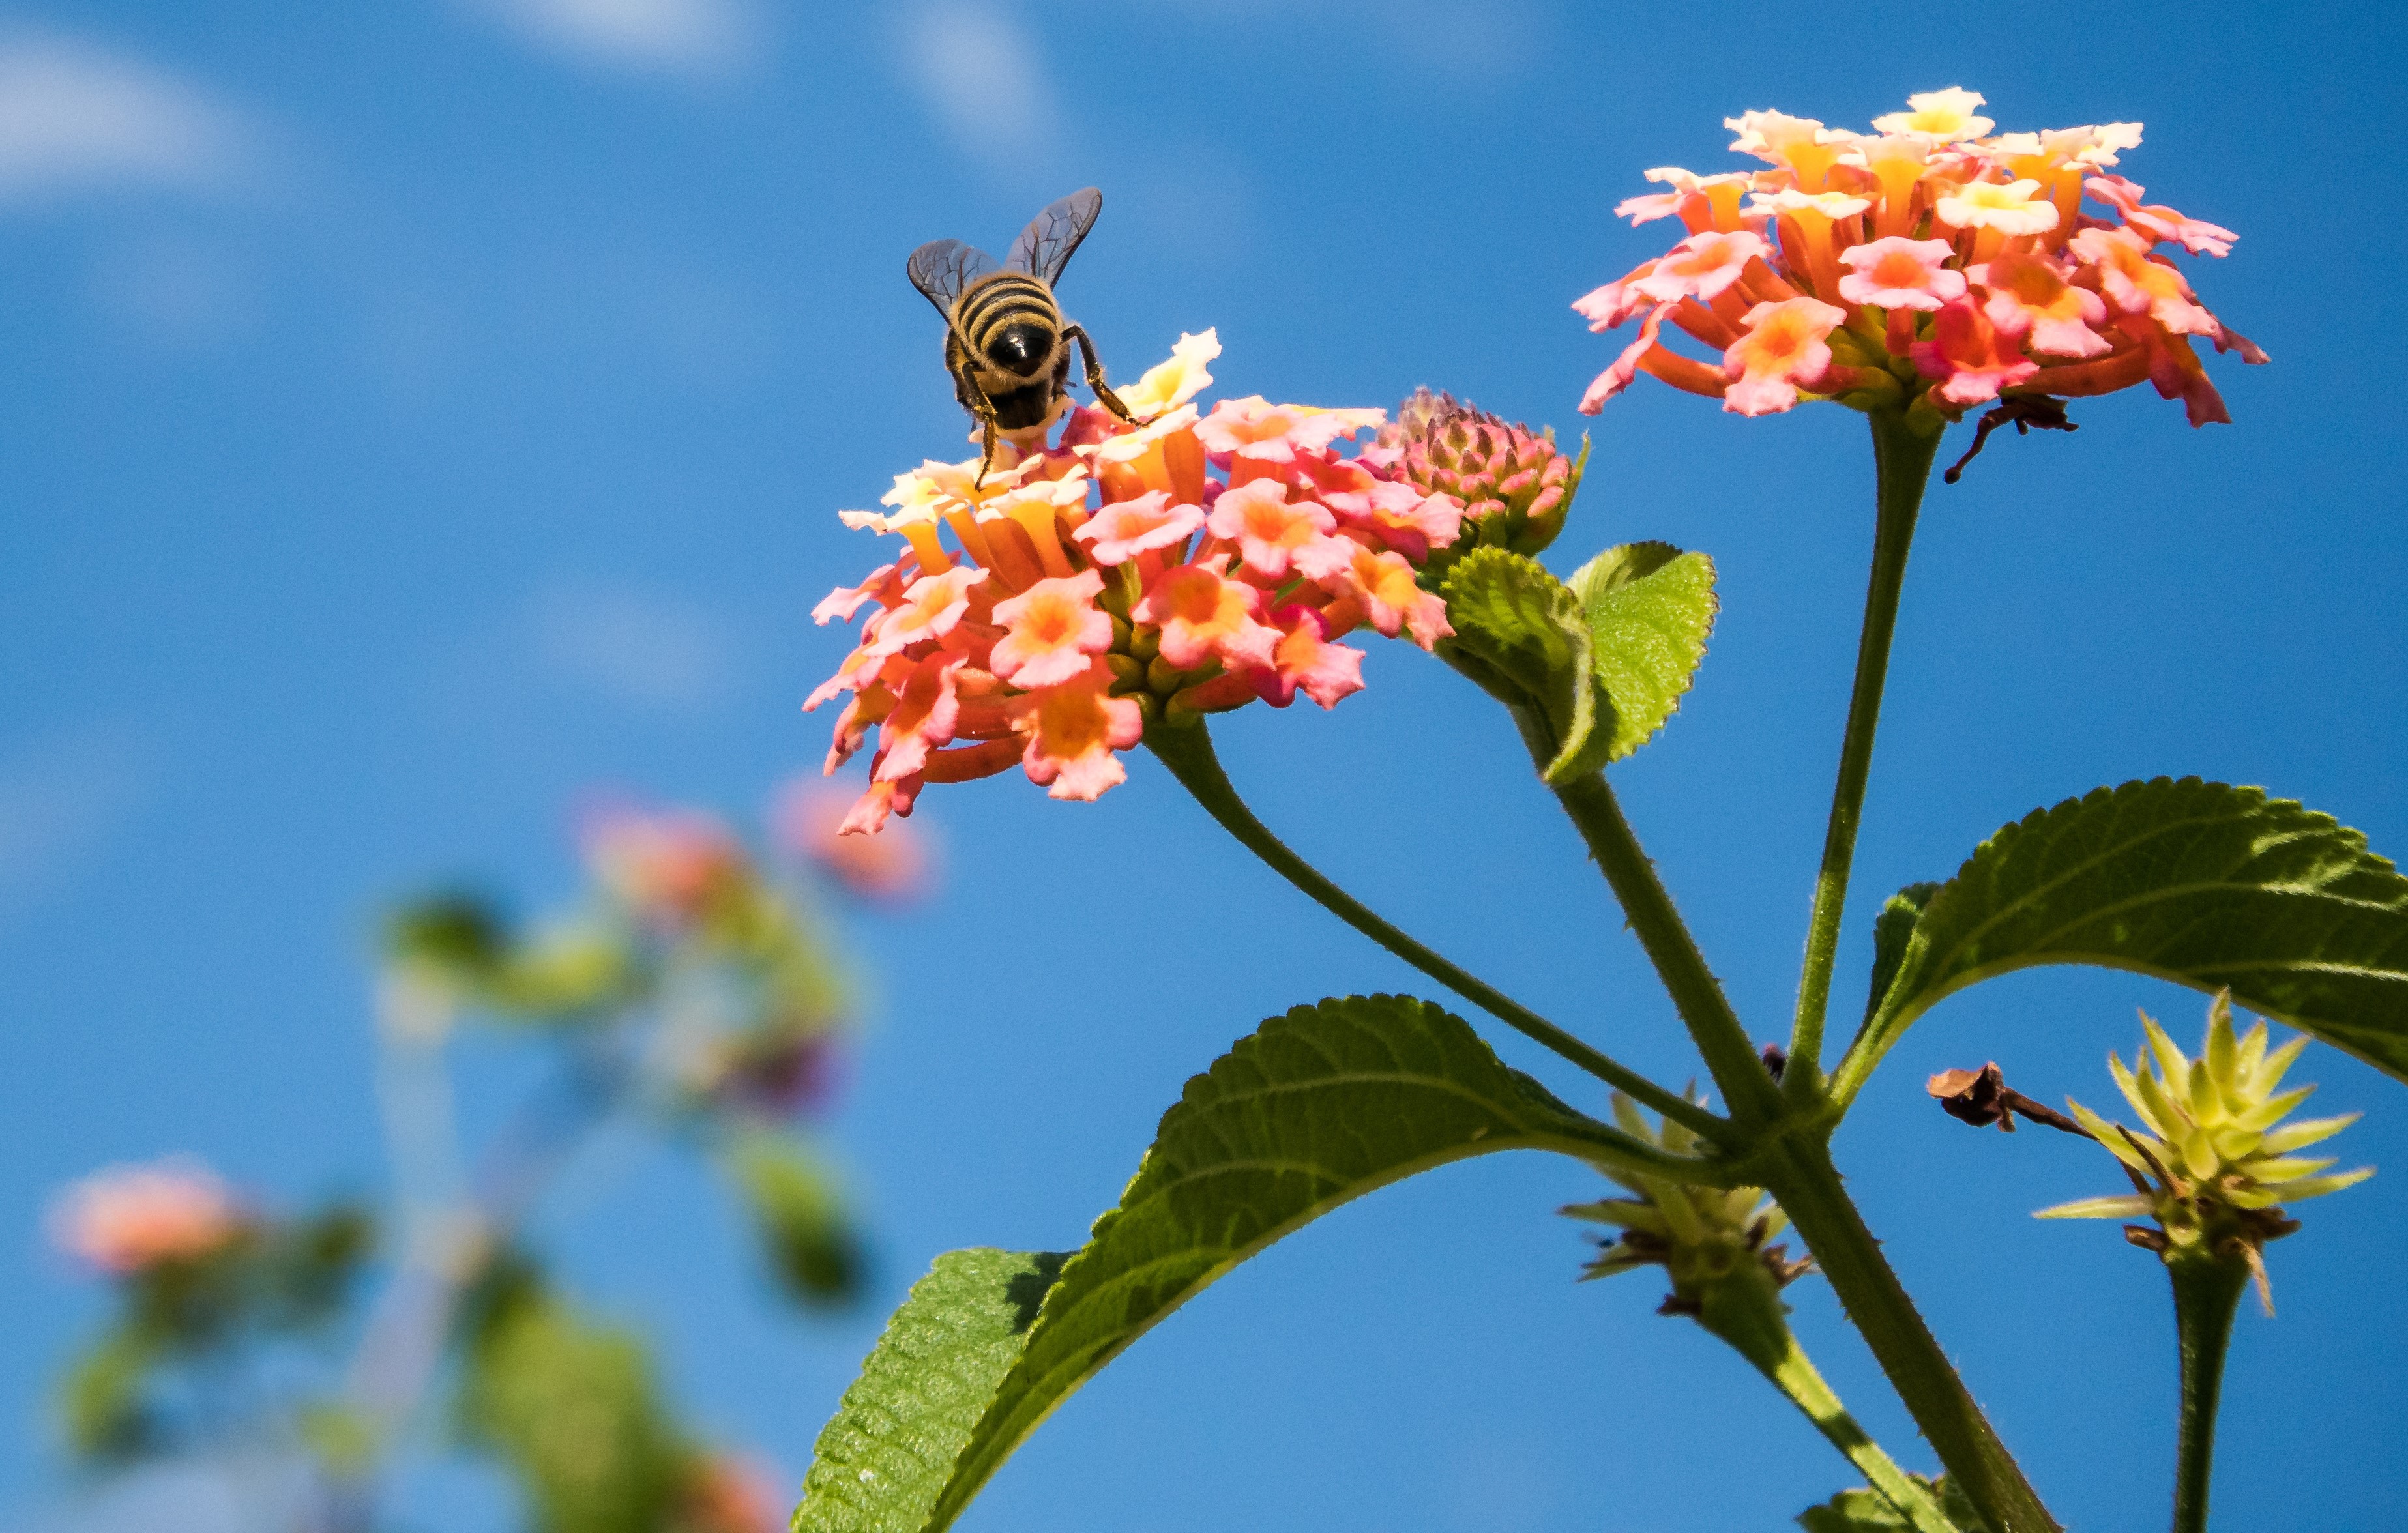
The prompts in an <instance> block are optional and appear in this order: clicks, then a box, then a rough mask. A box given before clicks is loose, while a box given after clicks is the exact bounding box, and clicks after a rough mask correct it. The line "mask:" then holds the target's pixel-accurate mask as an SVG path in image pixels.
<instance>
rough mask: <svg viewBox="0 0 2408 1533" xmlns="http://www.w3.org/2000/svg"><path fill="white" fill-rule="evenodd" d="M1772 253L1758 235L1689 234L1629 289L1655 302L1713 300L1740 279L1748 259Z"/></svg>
mask: <svg viewBox="0 0 2408 1533" xmlns="http://www.w3.org/2000/svg"><path fill="white" fill-rule="evenodd" d="M1771 253H1772V247H1771V246H1770V245H1768V244H1766V243H1765V242H1764V237H1763V236H1761V235H1752V234H1747V233H1744V232H1742V233H1739V234H1722V233H1718V232H1715V231H1712V230H1709V231H1708V232H1706V233H1704V234H1698V235H1691V236H1689V237H1688V238H1686V239H1684V240H1683V241H1681V242H1680V243H1679V244H1678V245H1675V246H1673V247H1672V250H1671V253H1670V254H1669V255H1666V256H1665V257H1664V258H1663V259H1662V260H1660V261H1658V262H1656V265H1655V267H1654V269H1652V270H1651V271H1649V272H1648V274H1647V275H1646V276H1644V277H1641V278H1640V279H1638V280H1636V281H1634V282H1632V283H1631V284H1630V291H1631V292H1632V293H1633V294H1638V295H1640V296H1642V297H1647V298H1652V299H1654V300H1655V301H1656V302H1657V303H1661V304H1669V303H1673V302H1676V301H1677V300H1679V299H1682V298H1701V299H1712V298H1713V297H1714V296H1715V295H1716V294H1720V293H1722V292H1723V291H1724V290H1726V289H1727V288H1728V287H1729V286H1730V285H1731V284H1732V283H1734V282H1736V281H1738V280H1739V279H1740V274H1741V273H1742V272H1743V271H1745V270H1746V269H1747V264H1748V263H1749V262H1750V261H1756V260H1761V259H1763V258H1765V257H1767V256H1770V254H1771Z"/></svg>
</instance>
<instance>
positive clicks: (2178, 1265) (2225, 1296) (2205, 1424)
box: [2166, 1251, 2255, 1533]
mask: <svg viewBox="0 0 2408 1533" xmlns="http://www.w3.org/2000/svg"><path fill="white" fill-rule="evenodd" d="M2254 1272H2255V1267H2254V1264H2252V1263H2251V1262H2250V1261H2249V1260H2248V1258H2247V1257H2246V1256H2245V1255H2243V1254H2234V1253H2227V1252H2205V1251H2202V1252H2196V1253H2191V1254H2185V1255H2182V1256H2179V1257H2176V1258H2174V1259H2171V1260H2169V1261H2168V1262H2167V1263H2166V1274H2167V1276H2168V1277H2170V1278H2171V1279H2172V1280H2173V1287H2174V1333H2175V1337H2176V1339H2177V1340H2178V1341H2179V1343H2180V1345H2181V1348H2182V1426H2181V1436H2180V1439H2179V1440H2178V1443H2177V1446H2176V1448H2175V1450H2174V1521H2173V1533H2206V1529H2207V1492H2208V1482H2209V1480H2210V1478H2211V1477H2212V1475H2213V1473H2214V1462H2215V1407H2216V1403H2217V1398H2218V1397H2219V1395H2220V1394H2221V1393H2222V1391H2223V1386H2224V1354H2225V1350H2226V1347H2227V1345H2228V1344H2229V1342H2230V1341H2231V1340H2232V1320H2233V1316H2234V1315H2235V1314H2236V1313H2238V1312H2239V1311H2240V1308H2241V1294H2242V1290H2243V1289H2245V1288H2247V1287H2248V1286H2249V1281H2250V1279H2251V1277H2252V1276H2253V1275H2254Z"/></svg>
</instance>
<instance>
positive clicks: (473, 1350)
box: [460, 1279, 689, 1533]
mask: <svg viewBox="0 0 2408 1533" xmlns="http://www.w3.org/2000/svg"><path fill="white" fill-rule="evenodd" d="M505 1286H507V1287H508V1288H509V1291H508V1292H507V1293H506V1294H503V1295H499V1296H495V1297H493V1298H492V1299H480V1301H478V1307H479V1308H480V1309H482V1310H483V1311H485V1312H484V1313H482V1314H480V1315H478V1316H476V1317H475V1318H474V1319H473V1320H472V1325H471V1328H472V1331H473V1332H474V1336H473V1340H472V1342H471V1345H470V1347H469V1351H468V1367H467V1368H466V1373H465V1376H464V1378H463V1380H462V1387H461V1397H460V1413H461V1421H462V1424H463V1426H466V1429H467V1432H468V1435H469V1436H470V1438H471V1439H472V1440H475V1441H477V1442H480V1443H481V1444H483V1445H484V1446H486V1447H489V1448H491V1449H492V1450H493V1451H494V1452H495V1453H496V1454H499V1455H500V1456H501V1458H502V1459H503V1461H504V1462H506V1463H507V1464H508V1465H509V1467H510V1469H512V1471H514V1472H515V1474H516V1475H517V1476H518V1479H519V1481H520V1483H521V1487H522V1489H523V1493H524V1495H525V1497H526V1501H527V1505H528V1510H529V1512H531V1513H532V1515H531V1517H530V1519H529V1521H530V1522H531V1524H532V1525H533V1526H534V1527H535V1528H537V1529H538V1533H655V1530H656V1529H657V1528H659V1527H660V1526H663V1525H664V1524H665V1523H666V1522H667V1519H668V1517H669V1514H670V1512H671V1510H672V1508H673V1507H674V1505H675V1503H676V1501H677V1498H678V1496H679V1494H680V1493H681V1490H682V1489H683V1487H684V1482H685V1479H686V1476H687V1473H688V1463H689V1457H688V1450H687V1447H686V1445H685V1443H684V1441H683V1440H682V1438H681V1436H680V1435H679V1433H678V1431H677V1428H676V1426H675V1425H674V1424H673V1423H672V1422H671V1421H670V1419H669V1417H668V1413H667V1411H666V1409H665V1408H664V1407H663V1405H662V1403H661V1401H660V1397H659V1394H658V1391H657V1389H656V1388H655V1386H654V1383H653V1380H652V1362H651V1359H650V1358H649V1357H648V1356H647V1355H646V1354H645V1351H644V1347H643V1343H642V1342H641V1341H639V1340H637V1338H636V1337H635V1336H634V1335H632V1334H631V1333H629V1332H626V1331H623V1330H619V1329H616V1328H614V1327H609V1326H602V1325H594V1324H591V1323H589V1322H587V1321H584V1320H581V1319H580V1318H579V1317H578V1316H576V1315H574V1314H572V1313H571V1312H570V1311H568V1309H567V1308H566V1306H565V1305H562V1304H560V1303H559V1302H557V1301H556V1300H554V1299H552V1297H550V1296H549V1295H547V1294H545V1293H543V1292H542V1291H541V1289H540V1288H539V1286H537V1285H535V1284H534V1283H533V1282H532V1280H529V1279H521V1280H520V1281H518V1282H516V1283H515V1284H514V1285H505Z"/></svg>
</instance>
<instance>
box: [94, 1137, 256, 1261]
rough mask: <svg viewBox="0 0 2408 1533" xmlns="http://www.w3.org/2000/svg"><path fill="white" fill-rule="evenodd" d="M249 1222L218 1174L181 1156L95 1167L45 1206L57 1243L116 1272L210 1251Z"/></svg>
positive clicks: (194, 1258) (220, 1247)
mask: <svg viewBox="0 0 2408 1533" xmlns="http://www.w3.org/2000/svg"><path fill="white" fill-rule="evenodd" d="M250 1228H251V1215H250V1214H249V1213H248V1212H247V1211H245V1210H244V1208H243V1206H242V1204H241V1202H240V1201H239V1200H238V1199H237V1198H236V1196H235V1192H234V1189H233V1188H231V1187H229V1186H228V1185H226V1182H225V1180H224V1179H223V1178H222V1177H221V1176H219V1175H218V1174H217V1173H216V1172H215V1171H212V1170H210V1169H209V1168H208V1167H206V1166H203V1165H201V1164H200V1163H199V1162H198V1161H194V1160H190V1159H187V1158H184V1157H182V1156H176V1157H171V1158H169V1159H166V1160H162V1161H156V1162H153V1163H151V1164H150V1165H147V1166H112V1167H110V1168H108V1169H106V1170H102V1171H95V1172H93V1174H92V1175H90V1176H88V1177H86V1178H84V1179H83V1180H82V1181H81V1182H77V1183H76V1184H75V1185H74V1186H72V1187H69V1188H67V1189H66V1190H65V1192H64V1193H62V1194H61V1195H60V1196H59V1198H58V1201H57V1202H56V1203H55V1204H54V1205H52V1207H51V1210H50V1236H51V1239H53V1240H54V1241H56V1242H57V1244H58V1246H59V1248H60V1249H61V1250H63V1251H65V1252H67V1253H69V1254H72V1255H75V1256H78V1257H79V1258H81V1259H82V1260H83V1261H85V1262H87V1263H89V1264H90V1265H91V1266H93V1267H94V1268H98V1269H99V1270H101V1271H103V1272H108V1273H111V1274H114V1275H116V1276H120V1277H122V1276H125V1275H127V1274H130V1273H136V1272H143V1271H147V1270H149V1269H150V1268H153V1267H157V1266H160V1265H161V1264H163V1263H167V1262H191V1261H198V1260H200V1259H201V1258H203V1257H206V1256H209V1255H213V1254H216V1253H217V1252H219V1251H221V1250H223V1249H224V1248H225V1247H226V1246H228V1245H231V1244H233V1243H234V1242H235V1241H236V1240H237V1239H241V1238H242V1236H243V1235H244V1234H245V1232H247V1231H248V1230H249V1229H250Z"/></svg>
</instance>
